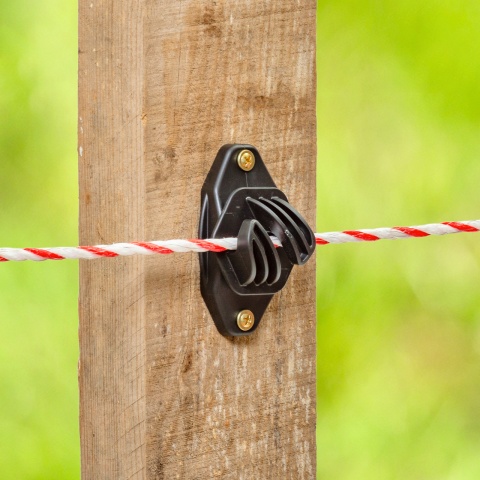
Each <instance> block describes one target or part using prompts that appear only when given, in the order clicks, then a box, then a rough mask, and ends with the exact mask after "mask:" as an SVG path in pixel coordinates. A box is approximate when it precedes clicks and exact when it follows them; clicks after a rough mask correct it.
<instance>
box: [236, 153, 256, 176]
mask: <svg viewBox="0 0 480 480" xmlns="http://www.w3.org/2000/svg"><path fill="white" fill-rule="evenodd" d="M237 163H238V166H239V167H240V168H241V169H242V170H244V171H245V172H249V171H250V170H252V168H253V167H254V166H255V155H254V154H253V152H251V151H250V150H242V151H241V152H240V153H239V154H238V156H237Z"/></svg>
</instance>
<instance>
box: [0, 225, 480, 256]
mask: <svg viewBox="0 0 480 480" xmlns="http://www.w3.org/2000/svg"><path fill="white" fill-rule="evenodd" d="M478 231H480V220H466V221H463V222H443V223H430V224H428V225H420V226H416V227H392V228H372V229H363V230H344V231H343V232H326V233H316V234H315V239H316V243H317V245H328V244H331V243H335V244H336V243H347V242H373V241H376V240H399V239H402V238H420V237H428V236H430V235H447V234H450V233H462V232H464V233H473V232H478ZM272 240H273V243H274V244H275V245H276V246H277V247H281V244H280V242H279V240H278V239H277V238H272ZM236 248H237V239H236V238H222V239H207V240H198V239H193V240H166V241H157V240H156V241H152V242H132V243H114V244H113V245H95V246H92V247H54V248H0V262H9V261H14V262H20V261H24V260H33V261H37V262H38V261H43V260H66V259H82V260H92V259H95V258H105V257H109V258H113V257H118V256H126V255H155V254H161V255H167V254H171V253H184V252H194V253H202V252H217V253H219V252H224V251H226V250H236Z"/></svg>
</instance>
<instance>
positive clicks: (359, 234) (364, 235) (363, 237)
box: [342, 230, 380, 242]
mask: <svg viewBox="0 0 480 480" xmlns="http://www.w3.org/2000/svg"><path fill="white" fill-rule="evenodd" d="M342 233H346V234H347V235H351V236H352V237H355V238H358V239H360V240H363V241H365V242H375V241H376V240H380V237H377V236H376V235H371V234H370V233H365V232H359V231H358V230H345V231H344V232H342Z"/></svg>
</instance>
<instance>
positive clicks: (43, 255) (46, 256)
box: [24, 248, 65, 260]
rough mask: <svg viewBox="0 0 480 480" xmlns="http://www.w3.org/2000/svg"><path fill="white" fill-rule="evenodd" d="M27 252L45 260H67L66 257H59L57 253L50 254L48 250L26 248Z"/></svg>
mask: <svg viewBox="0 0 480 480" xmlns="http://www.w3.org/2000/svg"><path fill="white" fill-rule="evenodd" d="M24 250H25V251H26V252H30V253H33V254H35V255H38V256H39V257H41V258H44V259H45V260H65V257H62V256H61V255H57V254H56V253H52V252H49V251H47V250H42V249H41V248H24Z"/></svg>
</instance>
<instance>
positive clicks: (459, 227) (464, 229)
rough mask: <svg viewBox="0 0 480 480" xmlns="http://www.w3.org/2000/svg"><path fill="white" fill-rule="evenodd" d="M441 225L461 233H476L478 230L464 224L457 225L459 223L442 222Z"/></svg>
mask: <svg viewBox="0 0 480 480" xmlns="http://www.w3.org/2000/svg"><path fill="white" fill-rule="evenodd" d="M442 223H443V225H448V226H449V227H453V228H456V229H457V230H460V231H461V232H478V231H479V230H478V228H475V227H472V226H471V225H467V224H466V223H459V222H442Z"/></svg>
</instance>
